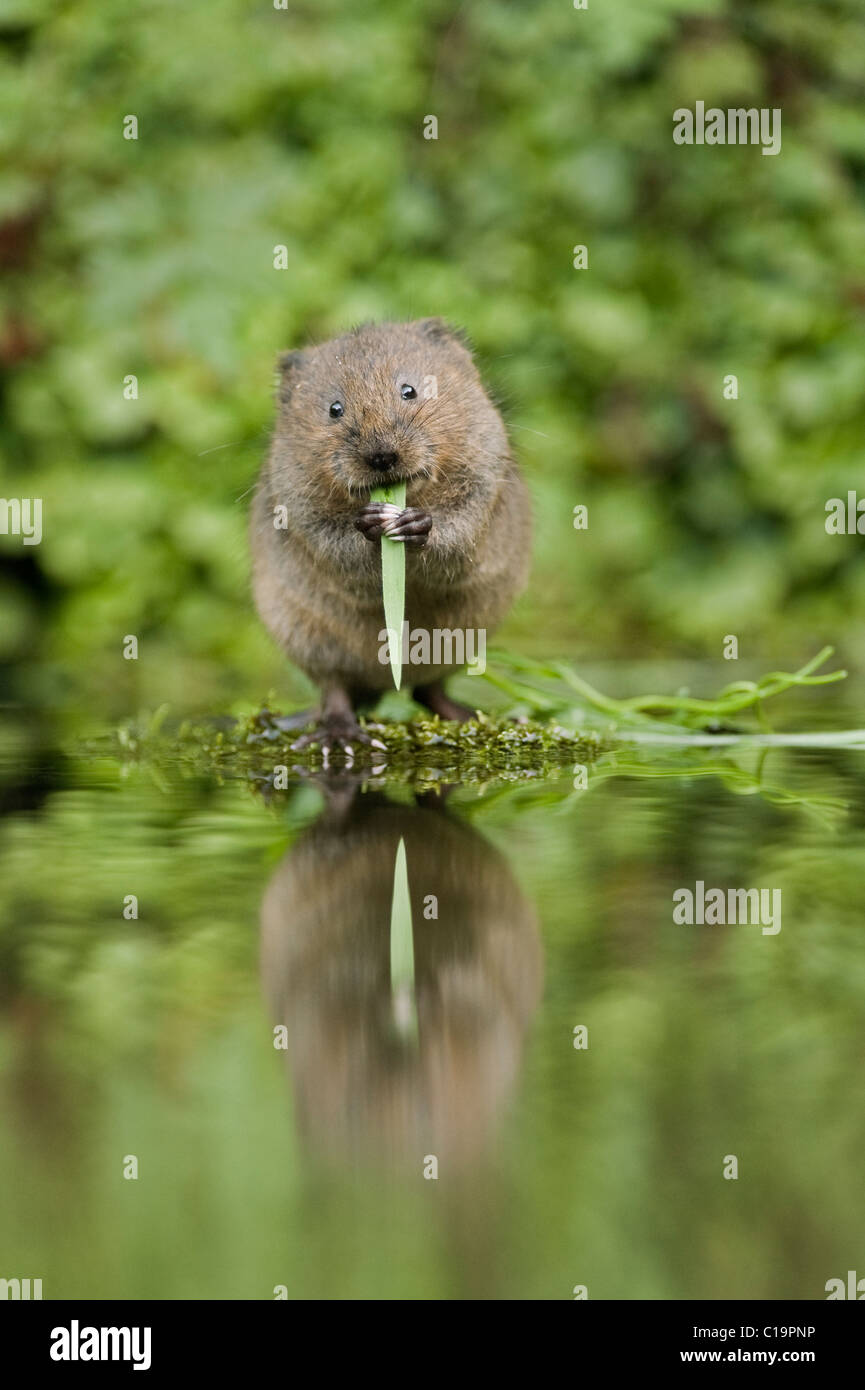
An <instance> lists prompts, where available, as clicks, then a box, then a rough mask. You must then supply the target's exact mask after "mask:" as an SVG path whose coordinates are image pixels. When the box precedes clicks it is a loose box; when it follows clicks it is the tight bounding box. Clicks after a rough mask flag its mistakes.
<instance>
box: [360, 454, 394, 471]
mask: <svg viewBox="0 0 865 1390" xmlns="http://www.w3.org/2000/svg"><path fill="white" fill-rule="evenodd" d="M366 462H367V463H368V464H369V466H370V468H374V469H375V470H376V472H377V473H387V471H388V469H390V468H396V465H397V464H398V463H399V454H397V453H396V452H395V451H394V450H392V449H389V450H386V449H376V450H375V451H374V452H373V453H369V454H367V455H366Z"/></svg>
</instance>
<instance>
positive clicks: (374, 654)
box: [250, 319, 530, 746]
mask: <svg viewBox="0 0 865 1390" xmlns="http://www.w3.org/2000/svg"><path fill="white" fill-rule="evenodd" d="M279 369H280V386H279V392H278V411H277V419H276V427H275V430H274V434H273V439H272V443H271V447H270V451H269V454H268V457H267V459H266V461H265V463H264V466H263V468H262V471H261V476H260V478H259V481H258V487H257V490H256V494H255V500H254V503H253V508H252V516H251V527H250V539H251V546H252V559H253V588H254V594H255V601H256V604H257V607H258V611H259V613H260V614H261V617H262V619H263V621H264V623H265V624H266V626H267V627H268V628H269V629H270V631H271V633H272V634H273V636H274V637H275V638H276V640H277V642H278V643H279V644H280V646H281V647H282V648H283V650H284V651H285V652H286V654H287V655H288V657H289V658H290V659H291V660H292V661H293V662H294V663H295V664H296V665H297V666H299V667H300V668H301V670H302V671H304V672H305V673H306V674H307V675H308V676H309V677H310V678H311V679H312V680H313V681H315V682H316V684H317V685H319V686H320V688H321V692H322V703H321V710H320V722H319V727H318V728H316V730H315V731H314V732H313V733H311V734H308V735H306V737H305V739H303V740H299V741H298V742H299V743H304V742H309V741H311V740H313V739H315V740H316V741H319V742H321V743H322V744H323V745H324V746H333V745H338V744H342V745H343V746H345V745H350V744H351V743H352V742H353V741H355V740H358V741H369V740H368V739H367V737H366V736H365V735H364V733H363V731H362V730H361V729H360V727H359V725H358V723H357V719H356V716H355V713H354V710H355V705H356V704H357V703H358V702H359V701H363V700H365V699H369V698H372V697H374V696H375V694H376V693H377V692H381V691H383V690H386V689H388V688H389V687H390V685H391V674H390V668H389V666H388V665H387V663H386V660H385V661H383V660H382V659H381V656H380V652H381V647H382V643H381V640H380V634H381V631H382V629H383V627H384V618H383V611H382V591H381V548H380V541H381V536H382V528H383V523H384V520H385V513H384V512H383V511H382V508H381V505H380V504H376V503H372V502H370V492H371V491H372V489H374V488H376V487H379V486H381V485H383V484H386V483H391V482H396V481H403V480H404V481H405V482H406V483H407V495H406V507H405V510H404V511H403V512H402V513H401V515H400V517H399V519H398V522H397V523H396V530H395V531H391V532H389V534H391V535H395V536H397V537H399V538H400V539H401V540H402V541H403V542H404V543H405V545H406V620H407V621H408V623H409V626H410V629H411V630H412V631H415V630H419V629H422V630H424V631H425V632H429V633H432V632H435V631H436V630H438V631H439V632H441V631H445V630H449V631H453V630H460V631H463V632H465V631H466V630H474V631H479V630H483V631H486V632H489V631H490V630H491V629H492V628H493V627H495V625H496V624H497V623H498V622H499V621H500V619H501V618H502V617H503V616H504V614H505V612H506V611H507V609H508V607H509V606H510V604H511V602H512V601H513V599H514V597H515V596H516V594H517V593H518V592H519V591H520V589H521V588H522V587H523V585H524V583H525V579H526V575H527V572H528V564H529V544H530V517H529V501H528V495H527V492H526V489H525V485H524V483H523V481H522V479H521V477H520V475H519V472H518V470H517V467H516V464H515V463H514V460H513V458H512V456H511V451H510V447H509V444H508V439H507V435H506V433H505V428H504V424H503V422H502V419H501V416H500V415H499V412H498V411H497V410H496V408H495V406H494V405H493V403H492V401H491V400H490V398H489V396H488V395H487V393H486V391H485V390H484V388H483V385H482V384H481V380H480V377H479V375H478V372H477V369H476V367H475V364H474V362H473V360H472V356H471V353H470V352H469V350H468V348H467V347H466V345H465V343H464V342H463V340H462V339H461V337H460V336H459V334H458V333H456V332H454V331H453V330H452V329H450V328H449V327H448V326H447V325H446V324H445V323H444V322H443V321H442V320H441V319H420V320H418V321H416V322H414V323H383V324H372V325H364V326H362V327H360V328H357V329H355V330H354V331H353V332H351V333H348V334H346V335H345V336H344V337H342V338H336V339H334V340H332V341H331V342H327V343H323V344H321V345H320V346H318V347H311V348H307V349H305V350H304V351H297V352H288V353H285V354H283V356H282V357H281V358H280V361H279ZM405 658H406V653H404V659H405ZM450 669H455V668H453V667H451V666H449V665H447V664H440V665H438V666H434V665H427V666H425V667H418V665H417V664H412V665H409V666H406V668H405V670H404V677H405V681H406V683H407V684H409V685H411V686H414V694H415V698H416V699H418V700H419V701H420V702H421V703H423V704H425V705H427V706H428V708H430V709H431V710H433V711H435V712H437V713H439V714H441V715H442V716H443V717H445V718H455V717H456V718H460V717H462V718H465V717H467V715H468V713H469V711H467V710H465V709H463V708H462V707H461V706H458V705H456V704H454V702H453V701H451V700H449V699H448V697H447V696H446V695H445V693H444V690H443V689H442V686H441V680H442V678H443V677H444V676H445V675H446V674H447V672H448V670H450Z"/></svg>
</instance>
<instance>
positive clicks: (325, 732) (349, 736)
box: [291, 714, 387, 767]
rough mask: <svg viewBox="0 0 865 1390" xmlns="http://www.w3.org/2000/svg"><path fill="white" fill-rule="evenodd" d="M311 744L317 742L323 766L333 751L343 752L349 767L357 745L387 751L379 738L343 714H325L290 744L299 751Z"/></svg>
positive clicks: (326, 764) (326, 763)
mask: <svg viewBox="0 0 865 1390" xmlns="http://www.w3.org/2000/svg"><path fill="white" fill-rule="evenodd" d="M313 744H317V745H318V746H319V748H320V749H321V756H322V760H323V762H324V765H325V767H327V766H328V762H329V760H330V755H331V753H334V752H341V753H343V754H344V755H345V763H346V767H351V765H352V763H353V762H354V753H355V748H357V747H358V746H363V747H367V748H377V749H379V750H380V751H381V752H382V753H385V752H387V749H386V748H385V746H384V744H383V743H382V742H381V741H380V740H379V739H377V738H373V737H372V735H371V734H368V733H367V732H366V729H363V728H361V726H360V724H358V722H357V720H356V719H354V718H353V717H352V716H350V715H345V714H332V715H325V716H324V717H323V718H322V719H321V722H320V723H319V724H317V725H316V727H315V728H314V729H311V730H310V731H309V733H306V734H302V735H301V737H300V738H298V739H295V741H294V743H293V744H292V745H291V746H292V748H293V749H294V750H295V751H296V752H300V751H301V750H302V749H304V748H311V747H312V745H313Z"/></svg>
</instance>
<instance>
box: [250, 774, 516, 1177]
mask: <svg viewBox="0 0 865 1390" xmlns="http://www.w3.org/2000/svg"><path fill="white" fill-rule="evenodd" d="M400 838H402V839H403V840H404V842H405V847H406V855H407V863H408V879H409V893H410V898H411V908H412V922H413V932H412V936H413V942H414V990H413V994H414V998H413V1005H414V1010H415V1011H416V1020H417V1027H416V1030H410V1031H408V1032H407V1031H406V1030H405V1029H404V1028H400V1023H399V1009H395V1007H394V1005H395V999H394V993H393V991H392V986H391V943H390V936H391V933H390V925H391V899H392V893H393V876H394V861H395V857H396V851H397V846H398V844H399V841H400ZM425 910H426V913H427V915H426V916H425ZM433 911H436V912H437V916H435V917H432V916H430V915H429V914H430V913H432V912H433ZM261 968H262V980H263V986H264V990H265V994H266V996H267V999H268V1002H269V1005H270V1009H271V1012H272V1016H273V1019H274V1021H275V1022H276V1023H282V1024H285V1026H286V1030H287V1035H288V1049H287V1062H288V1067H289V1071H290V1075H291V1079H292V1083H293V1091H294V1096H295V1105H296V1112H297V1116H298V1124H299V1127H300V1129H301V1132H302V1134H303V1137H304V1139H305V1142H306V1144H307V1146H308V1147H309V1149H310V1150H311V1151H313V1152H314V1153H315V1154H316V1155H318V1156H320V1157H325V1156H327V1157H331V1158H334V1159H339V1160H342V1161H345V1160H356V1161H364V1160H370V1161H373V1162H375V1163H376V1164H382V1163H383V1164H386V1165H387V1166H391V1167H399V1168H404V1169H405V1168H408V1169H412V1168H415V1165H416V1170H417V1171H418V1172H420V1170H421V1166H422V1160H423V1157H424V1156H425V1155H427V1154H434V1155H436V1157H437V1158H438V1160H439V1163H440V1164H441V1163H444V1162H445V1161H448V1162H450V1164H451V1165H452V1167H453V1166H454V1165H455V1164H456V1165H464V1164H466V1163H468V1162H470V1161H471V1159H472V1158H473V1157H474V1156H476V1155H477V1154H479V1153H480V1152H481V1151H482V1150H483V1148H484V1146H485V1145H486V1143H487V1142H488V1141H489V1140H490V1139H492V1138H493V1137H494V1134H493V1126H494V1123H495V1120H496V1117H497V1115H498V1114H499V1112H500V1110H501V1108H502V1104H503V1102H504V1101H505V1099H506V1097H507V1096H508V1093H509V1092H510V1090H511V1088H512V1086H513V1084H514V1081H515V1078H516V1076H517V1071H518V1067H519V1064H520V1057H521V1053H522V1048H523V1042H524V1038H525V1034H526V1030H527V1027H528V1024H529V1022H530V1020H531V1017H532V1015H533V1013H534V1010H535V1008H536V1007H537V1004H538V1002H539V999H540V994H541V983H542V973H543V966H542V955H541V947H540V941H539V937H538V931H537V924H536V920H535V917H534V914H533V911H532V909H531V907H530V906H529V904H528V903H527V902H526V900H525V898H524V897H523V895H522V894H521V892H520V889H519V887H518V885H517V883H516V881H515V879H514V877H513V875H512V874H511V872H510V870H509V868H508V865H507V863H506V861H505V860H504V858H503V857H502V855H501V854H500V853H499V852H498V850H496V849H494V848H493V847H492V846H491V845H490V844H489V843H488V842H487V841H486V840H485V839H483V838H482V837H481V836H480V835H479V834H477V832H475V831H474V830H472V829H471V827H470V826H468V825H466V824H465V823H463V822H461V821H457V820H456V819H454V818H452V817H451V816H450V815H449V814H448V813H447V812H446V811H445V810H443V809H441V808H439V807H428V806H425V805H411V806H406V805H396V804H393V803H390V802H387V801H385V800H383V799H379V798H377V797H376V796H374V795H364V796H357V797H354V798H352V797H351V795H350V794H347V795H346V797H345V798H343V799H342V800H340V799H338V798H337V797H335V796H333V795H331V796H330V798H329V805H328V809H327V810H326V811H325V813H324V815H323V816H322V817H321V818H320V819H319V820H318V821H317V822H316V823H315V824H314V825H313V826H312V827H311V828H310V829H309V830H307V831H306V832H305V833H304V834H303V835H302V836H301V838H300V840H299V841H298V842H297V844H295V845H294V846H293V848H292V849H291V850H290V851H289V852H288V853H287V854H286V855H285V857H284V858H283V859H282V861H281V862H280V864H279V865H278V867H277V869H276V872H275V873H274V874H273V877H272V878H271V880H270V882H269V884H268V886H267V889H266V890H265V894H264V898H263V900H262V904H261Z"/></svg>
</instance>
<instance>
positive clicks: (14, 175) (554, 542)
mask: <svg viewBox="0 0 865 1390" xmlns="http://www.w3.org/2000/svg"><path fill="white" fill-rule="evenodd" d="M861 21H862V14H861V6H860V5H858V4H857V3H856V0H827V3H822V4H819V5H807V6H796V5H791V4H790V3H789V0H787V2H786V3H772V2H771V0H758V2H757V3H755V0H743V3H734V0H607V3H605V4H602V3H600V0H591V3H590V5H589V8H588V9H587V10H586V11H576V10H574V9H573V7H572V6H571V5H570V4H569V3H568V0H540V2H539V3H533V4H531V5H525V4H522V3H517V2H516V0H476V3H472V4H465V5H458V4H455V3H453V0H447V3H446V0H424V2H423V3H418V0H411V2H410V0H365V3H364V4H363V5H353V4H346V3H336V0H297V2H294V0H289V8H288V9H287V10H284V11H281V10H275V9H274V8H273V5H272V4H271V3H270V0H254V2H253V0H208V3H207V4H202V3H198V4H193V5H177V4H174V3H169V0H145V2H144V3H142V4H136V5H130V4H128V3H126V0H68V3H60V4H57V3H55V4H51V3H48V0H0V94H2V95H0V132H2V133H0V154H2V160H0V162H2V173H0V259H2V262H3V266H4V271H5V275H4V284H3V290H2V301H0V361H2V372H3V376H2V398H3V406H4V411H3V425H2V434H0V466H2V493H3V495H4V496H11V495H20V496H34V495H39V496H42V497H43V498H44V507H45V519H44V525H45V538H44V541H43V543H42V545H41V546H39V547H33V548H30V549H28V550H25V549H24V548H22V546H21V543H20V540H18V539H17V538H14V537H2V538H0V557H2V560H3V561H4V568H3V571H2V577H0V583H2V590H0V601H2V609H3V613H4V622H3V625H2V631H0V660H2V661H3V662H4V663H5V664H6V665H7V666H8V665H17V664H19V663H21V662H22V661H24V662H32V661H34V659H40V658H41V661H42V663H43V674H42V676H41V678H40V679H41V682H42V690H43V693H44V694H45V695H46V696H49V695H50V696H51V697H52V698H56V697H57V696H58V695H59V694H61V693H62V692H63V691H64V690H75V691H78V690H80V689H81V687H82V686H84V687H85V688H86V687H90V688H92V689H93V690H98V691H100V692H101V693H102V694H103V695H110V696H112V697H116V698H117V699H119V700H120V701H121V702H123V701H125V700H126V699H129V700H133V701H134V700H135V699H136V698H153V699H162V698H169V699H172V698H173V699H181V700H185V701H186V702H187V703H206V702H208V701H213V700H216V699H221V698H224V697H226V696H228V695H238V694H245V695H251V696H252V697H253V698H254V697H255V696H256V695H258V694H259V693H260V691H261V690H262V689H265V688H267V686H268V685H269V684H271V683H277V682H278V683H279V684H280V685H281V686H282V687H283V688H286V687H287V682H286V675H285V669H284V663H283V662H282V659H281V658H280V657H279V656H278V654H277V653H275V652H274V651H273V649H272V648H271V646H270V644H269V641H268V639H267V638H266V636H265V634H264V633H263V631H262V630H261V629H260V627H259V624H258V621H257V619H256V617H255V615H254V613H253V611H252V608H251V604H250V600H249V597H248V591H247V558H246V539H245V507H246V501H245V498H244V494H245V493H246V491H247V489H248V488H249V487H250V486H251V484H252V482H253V479H254V476H255V473H256V469H257V467H258V464H259V461H260V459H261V455H262V452H263V450H264V447H265V443H266V438H267V433H268V429H269V424H270V419H271V412H272V406H271V389H272V369H273V361H274V357H275V354H276V352H277V351H278V350H280V349H282V348H285V347H287V346H291V345H295V344H302V343H304V342H306V341H309V340H314V339H316V338H321V337H326V336H329V335H331V334H333V333H336V332H338V331H340V330H342V329H344V328H345V327H346V326H347V325H350V324H351V323H352V322H354V321H357V320H360V319H364V318H367V317H373V318H379V317H390V316H393V317H414V316H418V315H423V314H433V313H436V314H443V315H445V316H447V317H449V318H451V319H453V320H454V321H456V322H458V323H461V324H463V325H464V326H465V327H466V328H467V329H468V331H469V333H470V335H471V336H472V338H473V340H474V342H475V344H476V346H477V349H478V353H479V357H480V360H481V363H482V366H483V369H484V371H485V373H486V375H487V378H488V380H489V381H490V383H491V385H492V387H493V388H494V390H495V391H496V392H497V393H498V394H499V395H500V397H502V398H503V400H504V403H505V405H506V407H507V410H508V414H509V418H510V421H511V424H512V428H513V438H514V442H515V445H516V448H517V450H518V453H519V455H520V457H521V459H522V461H523V463H524V466H525V469H526V472H527V475H528V478H529V481H530V485H531V488H532V492H533V496H534V499H535V509H536V520H537V536H538V542H537V546H536V552H537V553H536V561H535V566H534V572H533V580H532V584H531V589H530V591H529V594H528V595H527V597H526V598H525V599H524V600H523V602H522V603H521V605H520V607H519V608H518V609H517V611H516V612H515V614H514V615H513V617H512V618H511V619H510V621H509V624H508V627H507V629H506V630H505V631H504V632H503V634H502V636H503V638H504V639H505V640H506V641H507V642H508V643H510V644H511V645H514V646H518V647H520V648H521V649H522V650H525V651H527V652H529V653H531V654H534V655H537V656H549V655H552V654H558V655H566V656H569V657H571V658H572V659H574V660H576V661H582V660H585V659H586V658H587V657H592V658H598V657H601V656H603V657H611V658H617V657H621V656H625V655H627V656H629V657H631V656H635V655H636V656H650V657H662V658H667V657H675V656H696V657H704V656H707V655H711V656H713V657H717V656H718V655H719V654H720V646H721V641H722V638H723V636H724V634H726V633H736V634H737V635H738V636H739V638H740V641H744V642H745V644H746V646H747V649H748V650H749V651H750V652H751V653H752V654H755V653H756V654H757V655H758V656H759V657H760V658H761V664H762V659H763V658H765V660H766V661H767V662H769V663H770V664H771V663H772V662H773V661H777V660H783V662H784V664H787V665H789V664H790V663H791V662H793V661H795V660H797V659H804V657H806V656H807V655H809V654H810V653H811V652H813V651H814V650H816V648H817V646H819V645H821V644H822V642H823V641H835V642H836V643H838V642H839V641H840V644H841V646H842V651H843V656H844V659H845V661H846V662H847V663H848V664H851V663H855V661H856V659H857V657H859V658H861V657H862V656H863V655H865V650H863V648H865V638H863V628H862V624H861V622H859V621H857V620H858V619H861V617H862V614H863V611H865V576H863V568H862V566H861V564H860V563H859V552H860V547H861V544H862V541H861V539H860V538H857V537H846V538H845V537H833V536H827V535H826V532H825V529H824V505H825V502H826V499H827V498H829V497H832V496H844V495H845V494H846V492H847V490H848V489H850V488H855V487H856V485H857V481H858V480H859V479H861V476H862V467H861V462H862V443H861V440H862V427H863V414H865V411H863V398H865V391H863V386H865V352H863V334H862V328H863V324H862V320H863V310H865V208H863V200H862V185H863V177H865V124H863V122H862V118H861V110H862V98H863V84H865V29H863V26H862V22H861ZM697 99H701V100H704V101H705V102H706V103H707V105H711V104H716V105H721V106H724V107H727V106H737V105H746V106H751V105H753V106H758V107H762V106H780V107H781V109H782V112H783V127H782V128H783V147H782V152H781V154H780V155H779V156H778V157H776V158H771V157H764V156H762V155H761V153H760V151H759V149H758V148H756V147H753V146H746V147H731V148H707V147H704V148H697V147H692V148H687V147H678V146H675V145H674V144H673V141H672V112H673V110H674V109H675V108H676V107H678V106H693V104H694V102H695V101H696V100H697ZM127 114H135V115H137V117H138V119H139V122H140V136H139V139H138V141H137V142H132V141H127V140H124V139H123V138H122V125H123V118H124V116H126V115H127ZM428 114H435V115H436V116H437V118H438V121H439V138H438V140H437V141H426V140H424V139H423V133H422V132H423V121H424V117H425V116H426V115H428ZM279 243H282V244H285V245H286V246H287V247H288V250H289V260H290V269H289V270H288V271H277V270H274V268H273V248H274V246H275V245H276V244H279ZM577 243H585V244H586V245H587V246H588V248H589V268H588V270H585V271H576V270H574V269H573V266H572V257H573V251H572V248H573V247H574V245H575V244H577ZM128 373H134V374H136V375H137V376H138V378H139V383H140V399H139V400H138V401H136V402H128V401H125V400H124V399H123V396H122V383H123V378H124V376H126V375H127V374H128ZM727 373H736V374H737V376H738V378H739V383H740V398H739V400H738V401H735V402H730V401H725V400H724V399H723V396H722V385H723V378H724V376H725V375H726V374H727ZM577 503H585V504H587V505H588V507H589V515H590V524H589V530H588V531H587V532H576V531H574V529H573V526H572V510H573V507H574V506H575V505H576V504H577ZM126 633H136V634H138V636H139V638H140V639H141V644H142V657H143V658H146V659H142V660H140V661H139V662H138V663H127V662H122V661H120V659H119V651H120V643H121V639H122V636H123V635H124V634H126ZM133 666H134V667H135V668H136V669H135V670H134V672H133V671H131V670H130V667H133ZM124 683H126V684H124Z"/></svg>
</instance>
